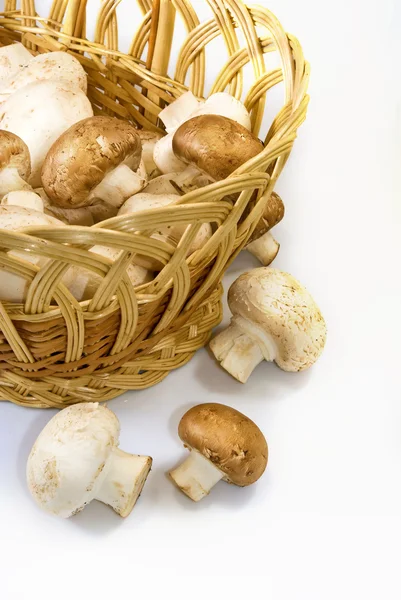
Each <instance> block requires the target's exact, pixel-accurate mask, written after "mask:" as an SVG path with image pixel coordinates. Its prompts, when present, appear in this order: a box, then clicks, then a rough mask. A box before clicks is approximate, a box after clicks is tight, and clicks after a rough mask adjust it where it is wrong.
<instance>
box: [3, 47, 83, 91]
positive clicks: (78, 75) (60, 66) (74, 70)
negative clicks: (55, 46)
mask: <svg viewBox="0 0 401 600" xmlns="http://www.w3.org/2000/svg"><path fill="white" fill-rule="evenodd" d="M47 79H52V80H54V81H59V82H60V83H62V84H63V85H66V86H70V85H72V86H74V87H78V88H80V89H81V90H82V91H83V92H84V94H86V89H87V80H86V79H87V78H86V73H85V71H84V70H83V68H82V66H81V64H80V62H79V61H78V60H77V59H76V58H74V57H73V56H72V55H71V54H68V53H67V52H47V53H45V54H38V55H37V56H35V57H34V58H32V57H31V60H30V61H29V62H28V63H27V64H25V65H23V67H22V68H20V69H19V70H18V71H17V72H16V73H12V74H11V75H10V76H9V78H8V79H7V80H5V81H3V86H2V88H1V89H0V102H4V100H7V98H8V97H9V96H11V94H13V93H14V92H16V91H17V90H19V89H20V88H22V87H25V86H26V85H28V84H29V83H34V82H36V81H43V80H47Z"/></svg>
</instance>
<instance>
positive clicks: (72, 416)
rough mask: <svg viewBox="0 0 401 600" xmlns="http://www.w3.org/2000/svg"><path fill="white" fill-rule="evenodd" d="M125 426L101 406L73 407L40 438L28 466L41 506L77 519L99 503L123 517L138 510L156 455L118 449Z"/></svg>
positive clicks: (31, 488) (58, 416) (33, 491)
mask: <svg viewBox="0 0 401 600" xmlns="http://www.w3.org/2000/svg"><path fill="white" fill-rule="evenodd" d="M119 436H120V423H119V421H118V419H117V417H116V415H115V414H114V413H113V412H112V411H111V410H109V409H108V408H106V407H105V406H101V405H99V404H98V403H97V402H94V403H91V402H85V403H83V404H75V405H73V406H69V407H68V408H65V409H64V410H62V411H60V412H59V413H57V414H56V415H55V416H54V417H53V418H52V419H50V421H49V422H48V424H47V425H46V426H45V428H44V429H43V430H42V432H41V433H40V435H39V437H38V439H37V440H36V442H35V444H34V446H33V448H32V450H31V453H30V455H29V458H28V463H27V469H26V474H27V483H28V488H29V491H30V493H31V494H32V497H33V499H34V500H35V501H36V503H37V504H38V505H39V506H40V507H41V508H42V509H43V510H45V511H47V512H49V513H51V514H53V515H57V516H59V517H63V518H68V517H71V516H73V515H75V514H77V513H78V512H80V511H81V510H83V509H84V508H85V506H86V505H87V504H89V503H90V502H91V501H92V500H99V501H100V502H103V503H104V504H107V505H109V506H111V508H112V509H113V510H114V511H115V512H116V513H117V514H118V515H120V516H121V517H127V516H128V515H129V514H130V512H131V511H132V509H133V508H134V506H135V503H136V501H137V500H138V498H139V495H140V494H141V492H142V488H143V486H144V484H145V482H146V479H147V477H148V474H149V471H150V469H151V466H152V459H151V457H150V456H138V455H136V454H129V453H127V452H123V451H122V450H120V448H119V447H118V444H119Z"/></svg>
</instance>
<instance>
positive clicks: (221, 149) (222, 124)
mask: <svg viewBox="0 0 401 600" xmlns="http://www.w3.org/2000/svg"><path fill="white" fill-rule="evenodd" d="M262 150H263V144H262V142H261V141H260V140H259V139H258V138H257V137H256V136H254V135H253V133H251V132H250V131H248V129H246V127H243V126H242V125H240V124H239V123H236V122H235V121H232V120H231V119H228V118H227V117H222V116H220V115H201V116H199V117H194V118H193V119H189V120H188V121H185V123H183V124H182V125H181V126H180V127H179V128H178V129H177V131H176V132H175V134H174V137H173V151H174V154H175V155H176V156H177V157H178V158H179V159H181V160H183V161H184V162H186V163H189V164H191V165H194V166H195V167H197V168H198V169H200V170H201V171H204V172H205V173H207V174H208V175H210V176H211V177H212V178H213V179H214V180H216V181H219V180H221V179H225V178H226V177H228V176H229V175H231V173H233V172H234V171H235V170H236V169H238V167H240V166H241V165H243V164H244V163H245V162H247V161H248V160H250V159H251V158H253V157H254V156H256V155H257V154H259V153H260V152H262Z"/></svg>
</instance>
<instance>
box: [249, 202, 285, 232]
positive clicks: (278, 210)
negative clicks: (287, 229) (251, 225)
mask: <svg viewBox="0 0 401 600" xmlns="http://www.w3.org/2000/svg"><path fill="white" fill-rule="evenodd" d="M284 212H285V207H284V203H283V201H282V199H281V198H280V196H279V195H278V194H276V192H272V193H271V196H270V198H269V199H268V201H267V204H266V206H265V210H264V211H263V215H262V218H261V219H259V221H258V224H257V225H256V227H255V229H254V231H253V233H252V235H251V237H250V238H249V240H248V244H250V243H251V242H253V241H255V240H257V239H259V238H260V237H262V235H264V234H265V233H267V232H268V231H270V229H272V228H273V227H274V226H275V225H277V223H280V221H281V220H282V219H283V217H284Z"/></svg>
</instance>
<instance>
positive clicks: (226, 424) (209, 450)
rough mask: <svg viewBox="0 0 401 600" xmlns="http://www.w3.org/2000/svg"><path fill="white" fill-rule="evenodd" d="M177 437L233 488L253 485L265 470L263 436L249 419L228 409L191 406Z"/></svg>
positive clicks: (221, 406) (214, 405)
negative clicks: (233, 485)
mask: <svg viewBox="0 0 401 600" xmlns="http://www.w3.org/2000/svg"><path fill="white" fill-rule="evenodd" d="M178 435H179V436H180V438H181V440H182V441H183V442H184V444H185V445H186V446H189V447H191V448H193V449H194V450H196V451H197V452H200V453H201V454H202V455H203V456H204V457H205V458H207V459H209V460H210V461H211V462H212V463H213V464H214V465H215V467H217V468H218V469H220V471H222V472H223V473H224V474H225V479H226V480H228V481H230V482H231V483H235V485H239V486H246V485H250V484H251V483H254V482H255V481H257V480H258V479H259V477H261V475H262V474H263V472H264V470H265V469H266V465H267V457H268V449H267V443H266V439H265V437H264V435H263V433H262V432H261V431H260V429H259V427H258V426H257V425H256V424H255V423H254V422H253V421H251V419H249V418H248V417H246V416H245V415H243V414H242V413H240V412H239V411H238V410H235V409H234V408H231V407H230V406H225V405H224V404H216V403H206V404H199V405H198V406H194V407H193V408H191V409H190V410H189V411H188V412H186V413H185V415H184V416H183V417H182V419H181V421H180V423H179V425H178Z"/></svg>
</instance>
